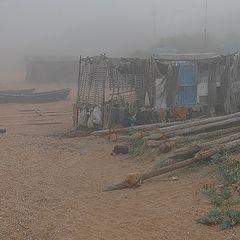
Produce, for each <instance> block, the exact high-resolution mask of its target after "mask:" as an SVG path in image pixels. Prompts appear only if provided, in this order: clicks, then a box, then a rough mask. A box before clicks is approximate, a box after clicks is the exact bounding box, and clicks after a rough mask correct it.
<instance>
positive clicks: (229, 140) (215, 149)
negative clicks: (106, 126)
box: [92, 112, 240, 191]
mask: <svg viewBox="0 0 240 240" xmlns="http://www.w3.org/2000/svg"><path fill="white" fill-rule="evenodd" d="M112 132H114V133H115V134H116V135H118V134H122V133H129V134H132V137H133V138H134V137H136V136H138V137H139V135H140V136H141V137H142V138H145V139H146V145H147V146H148V147H150V148H158V149H159V150H160V152H164V153H166V152H171V154H170V156H169V157H170V158H171V159H172V163H171V164H170V165H168V166H166V167H162V168H158V169H154V170H151V171H148V172H145V173H136V174H135V175H134V174H130V175H129V176H127V178H126V179H125V180H124V181H122V182H120V183H118V184H114V185H112V186H110V187H109V188H107V189H106V190H105V191H113V190H119V189H124V188H130V187H136V186H139V185H140V184H141V183H142V182H143V181H145V180H147V179H150V178H152V177H155V176H158V175H161V174H165V173H168V172H171V171H174V170H177V169H180V168H184V167H187V166H189V165H191V164H194V163H197V162H200V161H204V160H207V159H209V158H211V157H212V156H213V155H215V154H217V153H222V152H224V151H228V150H232V149H236V148H237V147H239V146H240V112H239V113H235V114H231V115H226V116H220V117H212V118H205V119H195V120H188V121H185V122H176V123H159V124H152V125H145V126H136V127H130V128H122V129H115V130H114V131H113V130H111V133H112ZM156 132H157V133H156ZM108 133H109V130H103V131H98V132H93V133H92V135H94V136H103V135H106V134H108ZM136 133H141V134H136ZM193 142H194V144H193ZM184 145H185V147H183V146H184ZM134 176H135V177H134Z"/></svg>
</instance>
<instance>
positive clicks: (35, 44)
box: [0, 0, 240, 60]
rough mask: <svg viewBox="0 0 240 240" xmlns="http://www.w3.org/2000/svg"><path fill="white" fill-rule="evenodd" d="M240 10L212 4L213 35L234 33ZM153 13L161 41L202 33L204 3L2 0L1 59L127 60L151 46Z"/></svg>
mask: <svg viewBox="0 0 240 240" xmlns="http://www.w3.org/2000/svg"><path fill="white" fill-rule="evenodd" d="M239 10H240V1H239V0H208V26H209V32H211V33H214V34H215V33H221V34H222V35H223V34H225V33H227V32H229V31H234V28H233V27H231V26H232V24H231V23H232V22H235V20H236V19H235V17H238V13H239ZM154 12H155V14H156V35H157V39H160V38H161V37H167V36H172V35H175V34H176V33H182V32H184V33H197V32H201V31H203V25H204V14H205V0H0V32H1V38H0V57H1V56H2V57H3V56H12V55H17V56H18V57H20V56H22V57H23V56H24V55H40V54H41V55H70V56H77V55H79V54H83V55H92V54H98V53H103V52H105V53H107V54H110V55H111V56H117V55H128V53H129V52H130V51H134V50H135V49H137V48H147V47H149V46H151V45H152V44H153V40H154V27H153V15H154ZM238 19H239V17H238ZM224 22H225V23H224ZM238 22H239V21H238ZM237 26H238V23H237ZM237 31H240V30H237ZM0 60H1V59H0Z"/></svg>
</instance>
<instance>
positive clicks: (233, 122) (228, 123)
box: [163, 117, 240, 137]
mask: <svg viewBox="0 0 240 240" xmlns="http://www.w3.org/2000/svg"><path fill="white" fill-rule="evenodd" d="M239 125H240V117H237V118H231V119H227V120H224V121H220V122H219V121H218V122H214V123H209V124H205V125H200V126H195V127H188V128H184V129H180V130H176V131H170V132H165V131H163V133H164V134H165V135H166V136H168V137H175V136H185V135H191V134H196V133H202V132H205V131H214V130H218V129H219V128H221V129H225V128H229V127H232V126H239Z"/></svg>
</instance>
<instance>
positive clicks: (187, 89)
mask: <svg viewBox="0 0 240 240" xmlns="http://www.w3.org/2000/svg"><path fill="white" fill-rule="evenodd" d="M196 83H197V65H196V64H194V63H179V73H178V93H177V98H176V104H177V105H179V106H189V105H194V104H196V103H197V87H196Z"/></svg>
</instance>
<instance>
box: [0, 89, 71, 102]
mask: <svg viewBox="0 0 240 240" xmlns="http://www.w3.org/2000/svg"><path fill="white" fill-rule="evenodd" d="M69 93H70V89H61V90H57V91H49V92H39V93H25V94H12V93H1V92H0V103H47V102H56V101H62V100H65V99H66V98H67V97H68V95H69Z"/></svg>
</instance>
